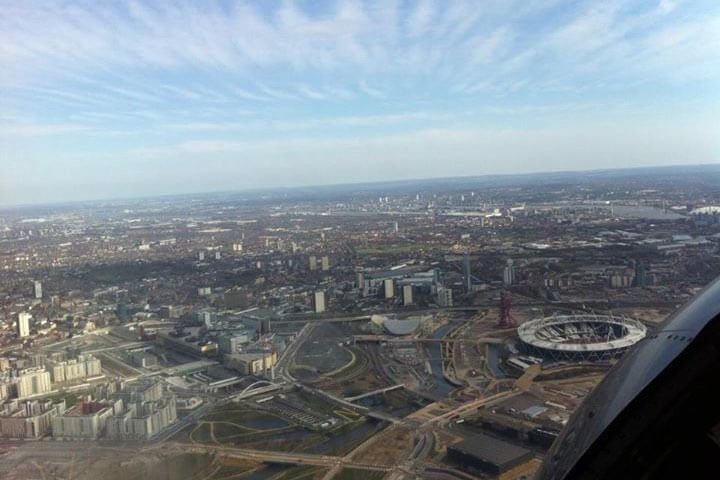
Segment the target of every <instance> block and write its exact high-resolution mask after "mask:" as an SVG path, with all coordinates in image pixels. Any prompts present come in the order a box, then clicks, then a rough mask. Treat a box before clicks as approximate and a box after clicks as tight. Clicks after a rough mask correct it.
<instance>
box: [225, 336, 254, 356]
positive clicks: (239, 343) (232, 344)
mask: <svg viewBox="0 0 720 480" xmlns="http://www.w3.org/2000/svg"><path fill="white" fill-rule="evenodd" d="M249 342H250V339H249V337H248V334H247V333H232V334H230V335H227V336H225V337H221V338H220V340H219V341H218V345H219V347H220V353H223V354H233V353H240V352H241V351H242V348H243V346H244V345H247V344H248V343H249Z"/></svg>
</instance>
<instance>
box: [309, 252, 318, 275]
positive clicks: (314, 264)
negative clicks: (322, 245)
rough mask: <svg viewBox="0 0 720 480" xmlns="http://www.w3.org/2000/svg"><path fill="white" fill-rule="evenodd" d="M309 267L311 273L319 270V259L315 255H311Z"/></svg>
mask: <svg viewBox="0 0 720 480" xmlns="http://www.w3.org/2000/svg"><path fill="white" fill-rule="evenodd" d="M308 266H309V267H310V270H311V271H315V270H317V257H316V256H315V255H310V258H309V259H308Z"/></svg>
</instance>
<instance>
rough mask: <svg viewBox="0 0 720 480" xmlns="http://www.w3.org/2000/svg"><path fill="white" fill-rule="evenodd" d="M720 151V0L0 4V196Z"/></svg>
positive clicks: (13, 199) (155, 190) (597, 163)
mask: <svg viewBox="0 0 720 480" xmlns="http://www.w3.org/2000/svg"><path fill="white" fill-rule="evenodd" d="M717 162H720V2H717V1H715V0H707V1H703V0H700V1H689V0H688V1H668V0H662V1H653V2H630V1H613V0H610V1H607V2H590V1H580V2H562V1H557V0H547V1H541V0H527V1H523V0H518V1H513V0H499V1H488V2H479V1H465V2H446V1H436V2H434V1H429V0H419V1H402V2H400V1H398V2H393V1H389V0H382V1H381V0H378V1H377V2H352V1H338V2H316V1H309V0H308V1H298V2H290V1H282V2H260V1H256V2H237V1H211V2H191V1H183V2H169V1H157V2H135V1H117V2H94V1H89V0H88V1H75V2H68V1H47V0H39V1H37V2H17V1H12V0H0V204H2V205H10V204H24V203H47V202H62V201H73V200H88V199H103V198H123V197H134V196H146V195H147V196H150V195H161V194H181V193H189V192H202V191H220V190H227V191H233V190H245V189H251V188H263V187H267V188H272V187H293V186H304V185H320V184H339V183H358V182H372V181H386V180H403V179H417V178H431V177H454V176H475V175H492V174H512V173H527V172H539V171H552V170H555V171H557V170H568V171H571V170H588V169H604V168H624V167H638V166H651V165H682V164H686V165H688V164H700V163H717Z"/></svg>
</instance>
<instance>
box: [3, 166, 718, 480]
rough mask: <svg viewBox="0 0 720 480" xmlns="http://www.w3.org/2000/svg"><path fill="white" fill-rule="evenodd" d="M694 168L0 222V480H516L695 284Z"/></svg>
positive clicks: (701, 273) (247, 199) (42, 210)
mask: <svg viewBox="0 0 720 480" xmlns="http://www.w3.org/2000/svg"><path fill="white" fill-rule="evenodd" d="M718 185H720V167H719V166H712V165H707V166H690V167H662V168H644V169H630V170H607V171H594V172H587V173H581V174H578V173H554V174H537V175H520V176H492V177H467V178H453V179H438V180H427V181H406V182H386V183H371V184H358V185H341V186H334V187H317V188H303V189H301V188H294V189H293V188H289V189H276V190H257V191H247V192H228V193H216V194H206V195H186V196H166V197H162V196H161V197H152V198H143V199H130V200H112V201H102V202H84V203H68V204H55V205H51V206H32V205H31V206H18V207H7V208H4V209H2V210H1V211H0V271H1V272H2V274H1V275H0V302H1V303H0V320H1V321H2V323H1V324H0V350H1V352H2V354H1V356H0V370H1V373H0V375H1V376H0V401H1V402H2V405H1V406H0V436H1V437H2V440H1V442H0V477H2V478H7V479H34V478H63V479H95V478H106V479H116V478H117V479H120V478H122V479H135V478H137V479H141V478H187V479H197V478H204V479H213V480H221V479H271V478H272V479H277V480H280V479H300V478H307V479H310V478H312V479H329V478H336V479H355V478H357V479H359V478H363V479H364V478H370V479H372V478H377V479H380V478H388V479H390V478H392V479H402V478H458V479H471V478H500V479H522V478H525V479H529V478H532V475H533V474H534V472H535V471H536V470H537V469H538V468H539V466H540V465H541V463H542V461H543V458H544V454H545V452H546V451H547V449H548V448H549V446H550V445H551V444H552V442H553V440H554V439H555V438H556V437H557V436H558V434H559V432H560V431H561V430H562V428H563V426H564V425H565V423H567V421H568V419H569V417H570V415H571V414H572V412H573V411H574V410H575V409H576V408H577V407H578V405H579V404H580V403H581V402H582V400H583V398H584V397H585V396H586V395H587V394H588V393H589V392H590V391H591V390H592V389H593V387H594V386H595V385H597V383H598V382H599V381H600V380H601V379H602V378H603V377H604V375H605V374H606V373H607V372H608V370H609V369H610V368H612V366H613V365H614V364H615V362H616V361H617V359H618V358H620V357H621V356H622V354H623V353H624V352H625V351H626V350H627V349H629V348H632V346H633V345H634V344H636V343H638V342H642V341H643V339H644V338H645V337H646V336H649V335H652V332H653V329H654V327H655V326H656V325H657V324H658V322H660V321H661V320H663V319H664V318H665V317H667V315H668V314H670V313H671V312H673V311H674V310H675V309H676V308H677V307H678V306H680V305H681V304H683V303H684V302H686V301H687V300H688V299H689V298H691V297H692V296H693V295H694V294H696V293H697V292H698V291H699V290H700V289H702V288H703V287H704V286H705V285H706V284H708V283H709V282H710V281H711V280H712V279H713V278H714V277H715V276H716V275H717V273H718V271H720V190H719V189H718Z"/></svg>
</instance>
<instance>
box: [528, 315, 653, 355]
mask: <svg viewBox="0 0 720 480" xmlns="http://www.w3.org/2000/svg"><path fill="white" fill-rule="evenodd" d="M602 330H605V332H604V333H603V334H601V331H602ZM618 330H619V331H620V335H618V334H617V333H616V331H618ZM517 332H518V336H519V337H520V340H522V341H523V342H524V343H526V344H528V345H531V346H533V347H536V348H539V349H544V350H553V351H556V352H568V353H582V352H606V351H612V350H619V349H626V348H628V347H630V346H632V345H634V344H636V343H637V342H639V341H640V340H642V339H643V338H645V335H646V334H647V328H646V327H645V325H643V324H642V323H640V322H639V321H637V320H634V319H632V318H627V317H620V316H615V315H595V314H576V315H553V316H551V317H545V318H539V319H535V320H530V321H529V322H525V323H523V324H522V325H520V326H519V327H518V329H517Z"/></svg>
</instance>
